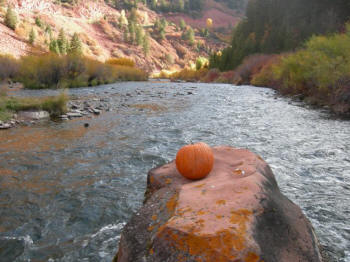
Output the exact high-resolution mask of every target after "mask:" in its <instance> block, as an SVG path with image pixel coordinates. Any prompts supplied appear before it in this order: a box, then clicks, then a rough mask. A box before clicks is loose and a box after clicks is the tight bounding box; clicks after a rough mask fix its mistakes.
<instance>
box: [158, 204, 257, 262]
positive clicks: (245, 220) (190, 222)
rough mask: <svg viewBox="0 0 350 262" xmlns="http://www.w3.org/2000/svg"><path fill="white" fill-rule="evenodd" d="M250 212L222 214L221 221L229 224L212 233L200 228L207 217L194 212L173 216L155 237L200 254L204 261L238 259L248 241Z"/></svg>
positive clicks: (204, 223)
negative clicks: (191, 214)
mask: <svg viewBox="0 0 350 262" xmlns="http://www.w3.org/2000/svg"><path fill="white" fill-rule="evenodd" d="M251 214H252V212H251V211H249V210H245V209H242V210H237V211H235V212H232V216H231V217H230V218H229V217H228V218H225V217H222V219H221V221H222V222H220V223H221V224H226V225H227V224H228V223H230V224H231V226H226V227H225V229H221V230H217V231H213V232H212V233H205V232H204V231H203V228H204V227H206V223H208V217H207V218H206V219H203V218H201V219H197V217H196V215H193V216H185V217H181V216H176V217H173V218H172V219H171V220H169V221H168V222H167V223H166V224H165V225H164V226H163V227H162V229H161V230H159V231H158V235H157V238H161V239H164V240H165V241H166V242H167V243H169V245H171V246H173V247H174V248H175V249H176V250H178V251H181V252H187V253H188V254H190V255H191V256H196V257H197V256H198V257H201V258H203V261H232V260H233V259H235V258H240V251H242V250H243V249H244V248H245V247H246V245H245V244H246V241H249V238H250V236H249V234H248V232H247V231H248V226H247V224H249V223H251ZM211 218H212V215H211V216H210V219H211ZM215 218H216V216H215ZM225 220H226V221H225ZM209 222H212V221H209Z"/></svg>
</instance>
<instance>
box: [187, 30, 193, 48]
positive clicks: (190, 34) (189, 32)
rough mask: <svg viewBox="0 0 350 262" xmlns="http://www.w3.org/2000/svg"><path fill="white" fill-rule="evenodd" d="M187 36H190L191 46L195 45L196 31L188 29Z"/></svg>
mask: <svg viewBox="0 0 350 262" xmlns="http://www.w3.org/2000/svg"><path fill="white" fill-rule="evenodd" d="M187 34H188V41H189V42H190V45H194V31H193V29H192V28H191V27H190V28H189V29H188V32H187Z"/></svg>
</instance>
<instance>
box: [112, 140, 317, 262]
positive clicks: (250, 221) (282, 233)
mask: <svg viewBox="0 0 350 262" xmlns="http://www.w3.org/2000/svg"><path fill="white" fill-rule="evenodd" d="M213 151H214V158H215V163H214V168H213V170H212V171H211V173H210V174H209V175H208V176H207V177H206V178H205V179H202V180H199V181H191V180H187V179H186V178H184V177H182V176H181V175H180V174H179V173H178V171H177V170H176V166H175V163H174V161H173V162H171V163H169V164H166V165H164V166H162V167H159V168H156V169H153V170H151V171H150V172H149V174H148V187H147V192H146V199H145V203H144V206H143V207H142V208H141V209H140V210H139V212H138V213H136V214H135V215H134V216H133V217H132V219H131V220H130V221H129V223H128V224H127V225H126V226H125V228H124V231H123V233H122V237H121V241H120V246H119V252H118V254H117V256H116V258H115V261H118V262H137V261H140V262H141V261H152V262H175V261H176V262H178V261H182V262H185V261H196V262H197V261H198V262H199V261H201V262H206V261H207V262H209V261H215V262H226V261H227V262H228V261H230V262H238V261H242V262H243V261H244V262H258V261H265V262H292V261H298V262H303V261H305V262H318V261H322V258H321V256H320V252H319V249H318V243H317V239H316V237H315V235H314V232H313V229H312V226H311V224H310V222H309V221H308V220H307V218H306V217H305V216H304V215H303V213H302V212H301V210H300V208H299V207H298V206H296V205H295V204H293V203H292V202H291V201H290V200H289V199H287V198H286V197H285V196H284V195H282V194H281V192H280V191H279V189H278V186H277V183H276V180H275V177H274V175H273V173H272V171H271V169H270V167H269V166H268V165H267V164H266V162H264V161H263V159H261V158H260V157H259V156H257V155H255V154H253V153H251V152H250V151H248V150H245V149H234V148H231V147H224V146H221V147H216V148H214V149H213Z"/></svg>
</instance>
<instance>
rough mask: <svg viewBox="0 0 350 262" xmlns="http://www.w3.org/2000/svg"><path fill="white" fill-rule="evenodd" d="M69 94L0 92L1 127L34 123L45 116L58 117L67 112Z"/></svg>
mask: <svg viewBox="0 0 350 262" xmlns="http://www.w3.org/2000/svg"><path fill="white" fill-rule="evenodd" d="M67 102H68V96H67V95H66V94H65V93H63V92H62V93H61V94H60V95H57V96H50V97H41V98H38V97H36V98H33V97H26V98H23V97H14V96H8V95H7V93H6V92H4V91H2V92H1V93H0V129H8V128H12V127H15V126H16V125H19V124H23V125H27V124H28V123H31V124H32V123H33V122H34V121H35V120H40V119H44V118H49V117H51V118H57V117H59V116H60V115H62V114H64V113H66V112H67Z"/></svg>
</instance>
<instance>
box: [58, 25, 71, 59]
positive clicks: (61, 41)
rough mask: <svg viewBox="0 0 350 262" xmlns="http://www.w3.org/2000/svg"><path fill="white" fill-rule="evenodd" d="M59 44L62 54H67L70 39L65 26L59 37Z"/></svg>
mask: <svg viewBox="0 0 350 262" xmlns="http://www.w3.org/2000/svg"><path fill="white" fill-rule="evenodd" d="M57 45H58V48H59V50H60V54H62V55H65V54H67V49H68V41H67V38H66V34H65V33H64V30H63V28H61V30H60V32H59V34H58V38H57Z"/></svg>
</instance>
